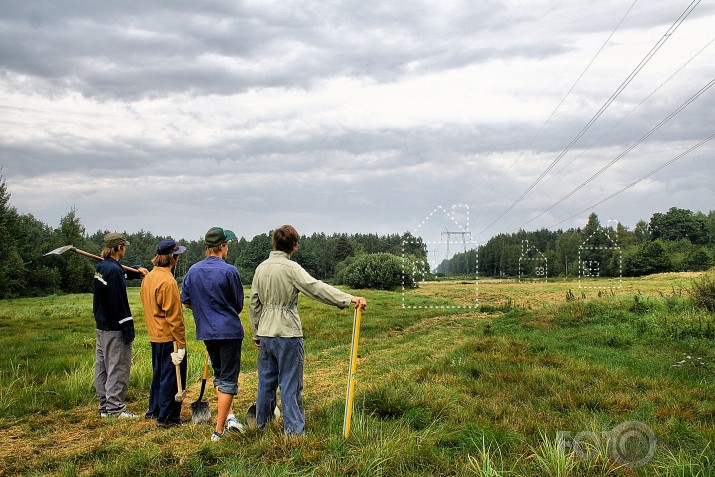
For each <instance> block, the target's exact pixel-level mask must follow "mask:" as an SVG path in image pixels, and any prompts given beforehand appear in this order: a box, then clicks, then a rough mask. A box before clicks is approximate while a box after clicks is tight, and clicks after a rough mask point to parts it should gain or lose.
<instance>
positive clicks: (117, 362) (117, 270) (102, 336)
mask: <svg viewBox="0 0 715 477" xmlns="http://www.w3.org/2000/svg"><path fill="white" fill-rule="evenodd" d="M127 245H129V242H128V241H127V238H126V237H125V236H124V234H120V233H115V232H112V233H109V234H107V235H105V236H104V249H103V250H102V253H101V255H102V258H103V260H102V261H101V262H99V263H98V264H97V266H96V267H95V273H94V305H93V309H94V320H95V322H96V328H97V330H96V345H95V367H94V390H95V391H96V392H97V398H98V400H99V415H100V416H101V417H119V418H137V417H139V416H138V415H137V414H134V413H133V412H130V411H128V410H127V405H126V404H125V403H124V398H125V396H126V394H127V389H128V388H129V371H130V367H131V364H132V343H133V342H134V318H133V317H132V311H131V310H130V309H129V300H128V299H127V283H126V280H127V278H141V277H143V276H144V275H146V274H147V273H148V271H147V269H146V268H142V267H138V268H137V269H136V272H127V271H125V269H124V268H123V267H122V266H121V265H120V264H119V260H121V259H122V257H124V253H125V252H126V249H127Z"/></svg>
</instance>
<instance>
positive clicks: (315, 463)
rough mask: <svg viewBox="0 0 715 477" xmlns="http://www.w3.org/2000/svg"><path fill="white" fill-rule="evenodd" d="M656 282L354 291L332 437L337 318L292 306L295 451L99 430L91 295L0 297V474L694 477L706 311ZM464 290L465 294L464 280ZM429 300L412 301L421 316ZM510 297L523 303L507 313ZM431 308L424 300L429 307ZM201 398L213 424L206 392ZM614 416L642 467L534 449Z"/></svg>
mask: <svg viewBox="0 0 715 477" xmlns="http://www.w3.org/2000/svg"><path fill="white" fill-rule="evenodd" d="M658 283H659V284H657V283H654V282H648V284H647V285H648V286H649V287H650V288H649V289H650V291H651V292H650V293H649V294H648V295H647V296H646V295H645V294H643V295H641V294H639V293H637V292H632V291H631V292H628V293H620V294H618V293H617V294H604V295H603V296H601V297H598V296H595V294H594V295H593V296H590V297H587V298H583V297H581V296H580V295H579V297H576V296H574V299H573V300H570V301H566V300H564V298H563V297H564V296H565V295H566V291H567V290H568V287H569V286H571V287H573V284H572V283H570V282H564V283H554V284H549V286H548V287H550V288H547V286H546V285H531V284H526V285H518V286H517V285H516V284H513V283H507V282H504V281H500V282H499V283H495V284H492V285H491V286H492V287H493V288H492V289H491V290H489V289H481V290H480V293H482V292H483V293H482V296H484V297H489V296H490V294H491V296H495V297H497V296H498V297H499V298H498V300H500V301H499V302H500V303H504V302H505V301H506V302H507V303H515V305H514V306H513V307H511V306H510V307H509V309H508V310H507V309H505V310H504V311H503V312H499V311H497V309H496V308H492V309H490V310H489V313H486V312H481V311H479V310H464V309H461V310H460V309H456V310H453V309H447V308H434V309H429V308H423V309H413V310H404V309H402V307H401V303H402V296H401V294H400V293H393V292H374V291H368V290H365V291H361V294H364V295H367V298H368V301H369V303H370V307H369V308H368V310H367V312H366V313H365V314H364V315H363V328H362V330H361V343H360V356H359V362H358V372H357V388H356V391H357V393H356V397H355V411H354V417H353V419H354V420H353V424H352V432H351V436H350V438H349V439H347V440H346V439H344V438H343V436H342V434H341V429H342V419H343V415H342V414H343V409H344V397H345V396H344V391H345V388H344V386H345V380H346V378H347V366H348V361H349V356H348V354H349V343H350V336H351V331H352V330H351V328H352V316H351V314H350V312H349V311H348V312H346V311H336V310H335V309H332V308H329V307H325V306H323V305H319V304H316V303H314V302H311V301H309V300H305V301H302V302H301V314H302V316H303V320H304V330H305V333H306V366H305V370H306V376H305V390H304V392H305V396H304V404H305V409H306V414H307V423H306V425H307V431H308V434H307V436H306V437H305V438H302V439H287V438H285V437H284V436H283V433H282V429H281V426H280V422H279V423H277V425H274V426H271V427H270V428H269V429H268V430H267V431H265V432H264V433H260V432H258V431H256V430H249V431H248V432H247V433H246V434H243V435H236V436H230V437H227V438H226V439H224V440H223V441H222V442H220V443H211V442H209V440H208V437H209V435H210V432H211V426H197V425H191V424H188V425H184V426H181V427H179V428H175V429H170V430H159V429H156V428H155V427H154V425H153V422H151V421H145V420H143V419H140V420H138V421H132V422H128V421H120V420H106V419H101V418H100V417H99V416H98V414H97V412H96V403H95V396H94V391H93V390H92V375H93V365H94V321H93V319H92V316H91V296H90V295H78V296H72V297H52V298H47V299H29V300H8V301H5V302H3V303H2V308H1V309H0V329H2V330H3V331H4V333H2V334H0V475H2V476H4V475H157V476H158V475H162V476H163V475H180V476H190V475H195V476H218V475H222V476H227V475H228V476H230V475H237V476H238V475H242V476H243V475H247V476H254V475H255V476H259V475H261V476H264V475H298V476H303V475H305V476H307V475H315V476H322V475H325V476H332V475H370V476H372V475H382V476H423V475H434V476H437V475H455V476H473V475H489V476H535V475H538V476H545V475H562V476H567V475H572V476H579V477H581V476H586V477H589V476H594V477H596V476H606V475H607V476H620V475H623V476H629V477H630V476H650V475H663V476H665V475H668V476H670V475H702V476H705V475H709V473H712V470H713V469H712V467H713V465H712V463H713V461H714V459H713V453H712V444H711V442H712V440H713V439H714V438H715V430H713V426H712V422H713V420H714V419H715V397H713V396H715V384H714V383H713V380H712V379H711V378H712V369H713V368H712V365H713V363H714V361H713V356H712V341H711V338H708V335H707V329H708V328H707V323H709V322H711V321H710V320H712V314H709V313H708V312H705V311H703V310H699V309H696V308H695V307H694V306H693V305H692V302H691V301H690V299H689V298H688V297H684V296H681V295H679V294H676V293H675V292H671V290H674V289H675V288H674V284H673V282H672V280H665V279H663V281H662V282H658ZM637 285H638V286H640V285H641V282H638V284H637ZM435 286H437V287H440V286H442V282H440V283H439V284H437V285H435ZM463 286H464V287H465V288H464V290H463V291H464V293H465V294H469V293H471V291H472V290H471V285H470V284H466V285H463ZM445 287H446V290H447V292H448V294H449V296H450V297H451V296H456V295H457V294H458V293H459V289H458V287H459V284H454V283H447V284H446V285H445ZM496 287H500V288H496ZM657 288H658V289H659V290H661V291H662V294H661V293H659V292H658V289H657ZM539 290H544V291H547V292H548V297H549V300H547V301H548V303H547V301H544V302H543V303H541V304H538V305H537V303H538V302H537V300H538V297H539V293H538V292H539ZM428 291H429V287H428V286H425V287H421V288H420V290H419V293H421V294H422V295H420V299H421V300H424V302H425V303H429V302H430V300H431V298H430V296H429V295H428V294H427V292H428ZM438 291H439V290H438ZM524 296H528V297H529V298H528V300H529V305H528V306H526V305H523V303H521V304H518V305H517V302H518V301H519V300H523V297H524ZM635 296H639V298H638V299H636V298H635ZM553 297H558V300H559V303H556V302H554V301H553ZM444 300H445V297H444V294H440V293H438V294H437V298H436V299H435V301H434V303H440V304H441V303H444ZM130 303H131V305H132V309H133V311H134V315H135V319H136V320H137V339H136V341H135V345H134V356H133V364H132V374H131V382H130V390H129V396H128V402H129V407H130V409H132V410H133V411H135V412H142V411H143V410H144V408H145V406H146V400H147V393H148V387H149V381H150V379H151V364H150V363H151V360H150V348H149V344H148V341H147V337H146V332H145V330H144V327H143V317H142V316H141V306H140V305H139V300H138V294H137V293H136V290H130ZM549 303H550V304H549ZM529 307H531V310H529ZM186 320H187V327H188V329H189V335H190V336H189V343H188V349H189V351H188V353H189V354H188V356H189V395H188V398H187V404H186V405H185V406H184V412H183V418H184V419H185V420H189V419H190V411H189V409H188V402H190V401H191V400H193V399H195V398H196V393H197V391H198V385H199V376H200V373H201V370H202V369H203V364H204V360H205V357H206V355H205V350H204V349H203V346H202V344H201V343H197V342H196V341H195V340H194V338H193V319H192V316H191V314H190V313H187V315H186ZM700 323H702V325H701V324H700ZM244 326H245V327H246V328H247V329H248V326H247V322H244ZM247 343H250V342H247ZM683 353H686V354H683ZM688 356H690V357H692V359H687V357H688ZM242 358H243V359H242V371H241V378H240V384H239V394H238V395H237V396H236V399H235V402H234V410H235V411H236V413H237V414H238V415H239V418H241V417H242V416H243V413H244V412H245V409H246V408H247V407H248V405H249V404H250V403H251V402H252V401H253V399H255V390H256V384H257V382H256V380H257V378H256V373H255V361H256V349H255V348H254V347H253V346H244V350H243V355H242ZM696 358H697V359H696ZM681 361H682V363H681V365H679V366H674V365H676V364H678V363H680V362H681ZM205 399H206V400H208V401H209V404H210V407H211V410H212V412H213V414H214V416H215V410H216V395H215V392H214V391H213V389H212V388H211V386H210V383H209V387H208V390H207V394H206V396H205ZM627 420H638V421H641V422H643V423H645V424H647V425H648V426H650V427H651V428H652V429H653V431H654V432H655V434H656V435H657V437H658V449H657V452H656V455H655V457H654V459H653V462H652V463H650V464H649V465H647V466H644V467H643V468H638V469H629V468H626V467H624V466H622V465H620V464H619V463H617V462H614V461H613V460H612V459H611V457H610V456H609V452H608V443H607V439H605V438H601V439H596V440H594V441H593V442H592V443H591V442H590V441H588V440H586V441H581V445H582V446H583V447H581V448H580V449H579V450H580V453H575V452H570V451H572V450H573V449H566V450H564V449H563V448H559V446H558V442H557V441H556V440H555V439H549V438H547V436H555V435H556V433H557V432H559V431H570V432H573V433H579V432H586V433H591V434H592V435H595V436H603V435H604V432H606V431H608V430H609V429H612V428H614V427H616V426H617V425H618V424H619V423H622V422H624V421H627Z"/></svg>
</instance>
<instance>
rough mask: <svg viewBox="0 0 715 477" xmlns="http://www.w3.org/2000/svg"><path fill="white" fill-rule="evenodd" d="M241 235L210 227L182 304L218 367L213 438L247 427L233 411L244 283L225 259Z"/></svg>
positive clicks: (187, 279) (185, 284)
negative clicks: (188, 310) (216, 408)
mask: <svg viewBox="0 0 715 477" xmlns="http://www.w3.org/2000/svg"><path fill="white" fill-rule="evenodd" d="M235 238H236V234H234V233H233V232H231V231H230V230H224V229H222V228H221V227H213V228H211V229H210V230H209V231H208V232H206V235H205V236H204V253H205V255H206V258H204V259H203V260H202V261H200V262H198V263H195V264H194V265H192V266H191V268H189V271H188V272H187V273H186V276H185V277H184V282H183V285H182V290H181V303H183V304H184V306H186V307H187V308H190V309H191V310H192V311H193V315H194V321H195V323H196V339H198V340H201V341H203V342H204V345H205V346H206V350H207V351H208V354H209V357H210V359H211V365H212V367H213V371H214V387H215V388H216V395H217V396H218V410H217V417H216V429H215V431H214V432H213V433H212V434H211V440H212V441H218V440H220V439H221V438H222V437H223V436H224V433H225V431H226V430H229V431H237V432H243V430H244V428H243V425H242V424H241V423H240V422H238V420H237V419H236V416H235V414H234V413H233V412H232V411H231V405H232V403H233V397H234V396H235V395H236V394H238V374H239V372H240V370H241V346H242V343H243V337H244V332H243V325H242V324H241V319H240V317H239V314H240V313H241V310H243V284H242V283H241V277H240V275H239V274H238V269H237V268H236V267H234V266H233V265H230V264H228V263H226V261H225V260H226V257H227V256H228V246H229V243H230V242H231V240H233V239H235ZM224 425H225V427H224Z"/></svg>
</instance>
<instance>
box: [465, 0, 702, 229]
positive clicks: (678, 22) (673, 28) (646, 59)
mask: <svg viewBox="0 0 715 477" xmlns="http://www.w3.org/2000/svg"><path fill="white" fill-rule="evenodd" d="M700 1H701V0H693V2H691V3H690V5H689V6H688V7H687V8H686V9H685V11H683V13H681V14H680V16H679V17H678V19H677V20H675V22H674V23H673V24H672V25H671V26H670V28H668V30H667V31H666V32H665V34H664V35H663V36H662V37H661V38H660V39H659V40H658V42H656V44H655V45H654V46H653V48H651V50H650V51H649V52H648V54H647V55H646V56H645V57H644V58H643V59H642V60H641V61H640V63H638V66H636V67H635V69H634V70H633V71H632V72H631V73H630V74H629V75H628V77H627V78H626V79H625V80H624V81H623V82H622V83H621V85H620V86H619V87H618V88H617V89H616V91H614V92H613V94H611V96H610V97H609V98H608V100H606V102H605V103H604V104H603V106H601V109H599V110H598V112H597V113H596V114H595V115H594V116H593V117H592V118H591V119H590V120H589V121H588V123H586V125H585V126H584V127H583V128H582V129H581V131H580V132H579V133H578V134H577V135H576V137H575V138H573V139H572V140H571V142H570V143H569V144H568V146H566V148H565V149H564V150H563V151H561V153H560V154H559V155H558V156H557V157H556V159H554V160H553V162H551V164H549V166H548V167H547V168H546V170H544V172H542V173H541V174H540V175H539V177H538V178H537V179H536V180H535V181H534V182H532V183H531V185H530V186H529V187H528V188H527V189H526V190H525V191H524V192H523V193H522V194H521V195H520V196H519V197H518V198H517V199H516V200H515V201H514V202H513V203H512V204H511V205H510V206H509V207H508V208H507V209H506V210H505V211H504V212H502V213H501V214H500V215H499V216H498V217H497V218H496V219H494V220H493V221H492V222H491V223H490V224H489V225H487V226H486V227H484V228H483V229H482V230H481V231H480V232H478V233H477V234H476V235H481V234H482V233H484V232H485V231H487V230H488V229H490V228H491V227H492V226H493V225H494V224H496V223H497V222H499V221H500V220H501V219H502V218H504V217H505V216H506V215H507V214H508V213H509V212H511V210H512V209H513V208H514V207H516V205H517V204H519V203H520V202H521V201H522V200H523V199H524V197H526V196H527V195H528V194H529V192H531V191H532V190H533V189H534V188H535V187H536V186H537V185H538V184H539V182H541V180H542V179H543V178H544V177H545V176H546V174H548V173H549V171H551V169H553V168H554V166H555V165H556V164H557V163H558V162H559V161H560V160H561V159H562V158H563V157H564V156H565V155H566V153H567V152H568V151H570V150H571V148H572V147H573V146H574V145H575V144H576V142H577V141H578V140H579V139H581V137H582V136H583V135H584V134H585V133H586V131H588V130H589V129H590V128H591V126H593V124H594V123H595V122H596V121H597V120H598V118H600V117H601V115H603V113H604V112H605V111H606V109H607V108H608V107H609V106H610V105H611V103H613V102H614V101H615V100H616V98H617V97H618V96H619V95H620V94H621V93H622V92H623V90H624V89H626V87H627V86H628V85H629V84H630V83H631V81H633V79H634V78H635V77H636V75H638V73H640V71H641V70H642V69H643V68H644V67H645V66H646V64H648V62H649V61H650V60H651V59H652V58H653V56H655V54H656V53H657V52H658V50H660V48H662V46H663V45H664V44H665V42H666V41H668V39H669V38H670V37H671V36H672V34H673V33H674V32H675V31H676V30H677V29H678V27H679V26H680V25H681V24H682V23H683V22H684V21H685V19H686V18H687V17H688V16H689V15H690V13H692V11H693V10H694V9H695V7H696V6H697V5H698V4H699V3H700Z"/></svg>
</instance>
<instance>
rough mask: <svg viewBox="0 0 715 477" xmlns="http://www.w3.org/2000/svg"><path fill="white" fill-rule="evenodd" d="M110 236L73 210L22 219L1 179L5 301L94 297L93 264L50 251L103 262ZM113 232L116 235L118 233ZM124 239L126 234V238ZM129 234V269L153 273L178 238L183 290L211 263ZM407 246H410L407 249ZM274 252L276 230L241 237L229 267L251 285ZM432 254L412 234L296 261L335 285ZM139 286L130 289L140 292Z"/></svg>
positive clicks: (316, 238)
mask: <svg viewBox="0 0 715 477" xmlns="http://www.w3.org/2000/svg"><path fill="white" fill-rule="evenodd" d="M108 232H110V231H107V230H98V231H96V232H94V233H91V234H89V233H87V231H86V230H85V227H84V226H83V225H82V222H81V220H80V218H79V217H78V216H77V213H76V211H75V210H74V209H73V210H70V211H69V212H68V213H67V215H65V216H64V217H62V218H61V219H60V224H59V227H57V228H53V227H50V226H48V225H46V224H44V223H42V222H41V221H39V220H37V219H36V218H35V217H33V216H32V215H31V214H18V212H17V210H16V209H15V208H14V207H12V206H11V204H10V194H9V192H8V190H7V187H6V184H5V181H4V180H3V178H2V176H0V298H13V297H23V296H41V295H48V294H53V293H84V292H90V291H91V290H92V278H93V276H94V265H95V264H94V263H93V262H92V260H90V259H87V258H85V257H83V256H81V255H78V254H73V253H71V252H66V253H64V254H62V255H49V256H44V254H45V253H47V252H49V251H50V250H53V249H56V248H58V247H62V246H65V245H74V246H75V247H76V248H78V249H80V250H83V251H86V252H89V253H92V254H95V255H99V254H100V252H101V250H102V247H103V238H104V235H105V234H107V233H108ZM112 232H114V231H112ZM119 232H122V231H119ZM123 232H124V233H125V234H126V235H127V239H128V240H129V243H130V246H129V247H127V253H126V255H125V256H124V258H123V259H122V263H124V264H126V265H129V266H134V265H141V266H144V267H146V268H148V269H151V267H152V265H151V259H152V258H153V257H154V255H155V254H156V244H157V243H158V242H159V241H161V240H163V239H165V238H174V239H176V240H177V241H178V242H179V243H180V244H181V245H183V246H185V247H186V248H187V251H186V252H185V253H184V254H183V255H182V257H181V260H180V261H179V265H178V266H177V269H176V270H175V275H176V278H177V281H178V282H179V283H181V281H182V279H183V276H184V275H185V274H186V272H187V271H188V269H189V267H190V266H191V265H193V264H194V263H196V262H198V261H199V260H201V259H203V258H204V251H203V243H202V242H201V241H197V240H194V241H187V240H183V239H177V238H176V237H161V236H155V235H153V234H152V233H151V232H145V231H143V230H142V231H139V232H134V233H129V232H126V231H123ZM403 243H404V244H405V246H404V247H406V248H404V247H403ZM270 250H271V239H270V231H267V232H266V233H265V234H260V235H256V236H255V237H253V238H252V239H251V240H247V239H246V238H245V237H242V238H240V239H239V240H238V241H237V243H234V244H233V246H231V247H229V254H228V257H227V261H228V262H229V263H232V264H234V265H236V267H238V269H239V271H240V273H241V278H242V280H243V281H244V283H247V284H250V283H251V280H252V279H253V272H254V270H255V269H256V267H257V266H258V264H259V263H261V262H262V261H263V260H265V259H266V258H267V257H268V254H269V252H270ZM425 250H426V249H425V247H424V245H423V244H422V241H421V240H420V239H419V238H415V237H413V236H412V235H411V234H410V233H409V232H406V233H404V234H402V235H400V234H390V235H377V234H354V235H348V234H333V235H326V234H324V233H314V234H312V235H310V236H303V237H301V242H300V247H299V249H298V251H297V252H296V253H295V254H294V255H293V259H294V260H296V261H297V262H298V263H300V264H301V265H302V266H303V267H304V268H305V269H306V270H307V271H308V272H309V273H310V274H311V275H313V276H314V277H316V278H319V279H323V280H326V279H331V278H333V277H334V276H335V275H336V274H337V273H338V272H340V271H341V270H343V269H345V268H346V267H347V266H348V265H350V264H351V263H352V262H353V261H354V259H355V258H356V257H358V256H362V255H368V254H391V255H395V256H402V255H403V254H404V255H407V256H409V257H410V260H411V261H417V262H419V261H423V260H424V259H425V258H426V252H425ZM138 283H139V282H138V280H137V281H135V282H134V283H132V282H130V285H137V284H138Z"/></svg>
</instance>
